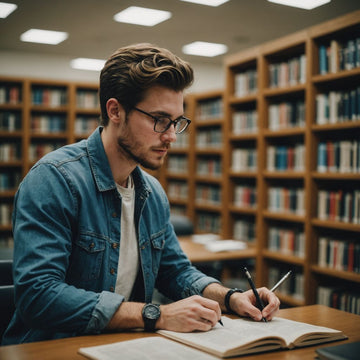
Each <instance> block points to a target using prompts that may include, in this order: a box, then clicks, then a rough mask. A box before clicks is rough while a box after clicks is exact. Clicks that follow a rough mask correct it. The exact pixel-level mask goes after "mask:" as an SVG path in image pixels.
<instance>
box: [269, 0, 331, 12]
mask: <svg viewBox="0 0 360 360" xmlns="http://www.w3.org/2000/svg"><path fill="white" fill-rule="evenodd" d="M268 1H270V2H272V3H275V4H280V5H286V6H293V7H297V8H300V9H306V10H312V9H315V8H317V7H319V6H321V5H324V4H327V3H329V2H330V1H331V0H268Z"/></svg>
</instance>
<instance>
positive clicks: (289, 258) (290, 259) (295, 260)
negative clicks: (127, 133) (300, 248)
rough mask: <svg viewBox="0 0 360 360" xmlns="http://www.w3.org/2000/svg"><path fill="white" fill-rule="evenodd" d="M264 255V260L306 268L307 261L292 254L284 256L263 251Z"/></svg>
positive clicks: (266, 250)
mask: <svg viewBox="0 0 360 360" xmlns="http://www.w3.org/2000/svg"><path fill="white" fill-rule="evenodd" d="M262 254H263V256H264V258H267V259H271V260H276V261H280V262H283V263H288V264H294V265H298V266H304V264H305V259H302V258H299V257H298V256H295V255H292V254H284V253H281V252H275V251H271V250H268V249H263V251H262Z"/></svg>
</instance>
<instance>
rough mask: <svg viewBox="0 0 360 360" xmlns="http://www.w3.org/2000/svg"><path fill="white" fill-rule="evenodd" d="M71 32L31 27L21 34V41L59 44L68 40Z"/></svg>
mask: <svg viewBox="0 0 360 360" xmlns="http://www.w3.org/2000/svg"><path fill="white" fill-rule="evenodd" d="M68 37H69V34H68V33H66V32H62V31H52V30H40V29H30V30H28V31H25V32H24V33H23V34H21V36H20V40H21V41H26V42H34V43H40V44H50V45H57V44H60V43H61V42H63V41H64V40H66V39H67V38H68Z"/></svg>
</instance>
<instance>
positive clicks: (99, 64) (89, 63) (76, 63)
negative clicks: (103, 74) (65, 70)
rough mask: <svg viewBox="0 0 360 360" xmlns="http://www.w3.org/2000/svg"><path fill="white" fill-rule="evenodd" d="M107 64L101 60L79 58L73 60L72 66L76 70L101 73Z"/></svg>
mask: <svg viewBox="0 0 360 360" xmlns="http://www.w3.org/2000/svg"><path fill="white" fill-rule="evenodd" d="M105 62H106V60H100V59H88V58H77V59H73V60H71V61H70V65H71V67H72V68H74V69H79V70H92V71H100V70H101V69H102V68H103V67H104V65H105Z"/></svg>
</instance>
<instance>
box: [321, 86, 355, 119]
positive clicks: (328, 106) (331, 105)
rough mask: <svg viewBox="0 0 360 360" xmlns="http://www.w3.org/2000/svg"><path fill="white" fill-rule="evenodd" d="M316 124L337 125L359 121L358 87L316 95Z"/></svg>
mask: <svg viewBox="0 0 360 360" xmlns="http://www.w3.org/2000/svg"><path fill="white" fill-rule="evenodd" d="M315 102H316V123H317V124H320V125H321V124H337V123H342V122H346V121H358V120H360V86H358V87H356V88H352V89H349V90H346V91H329V92H327V93H320V94H317V95H316V97H315Z"/></svg>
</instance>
